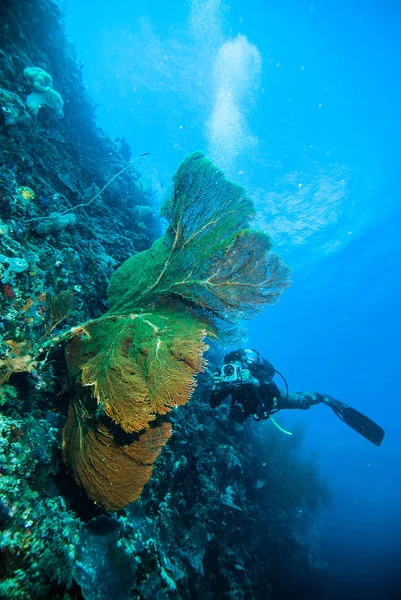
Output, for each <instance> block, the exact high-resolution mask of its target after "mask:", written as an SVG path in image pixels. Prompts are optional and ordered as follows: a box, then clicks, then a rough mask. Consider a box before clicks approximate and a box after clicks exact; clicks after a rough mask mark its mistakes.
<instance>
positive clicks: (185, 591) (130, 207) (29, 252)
mask: <svg viewBox="0 0 401 600" xmlns="http://www.w3.org/2000/svg"><path fill="white" fill-rule="evenodd" d="M0 22H1V24H2V27H1V32H0V361H3V363H5V362H6V361H7V360H12V361H13V371H14V373H13V374H12V375H11V377H10V379H9V380H8V381H7V382H6V383H5V385H3V386H2V387H1V388H0V408H1V415H0V526H1V538H0V545H1V554H0V578H1V581H0V597H1V598H32V599H36V598H41V599H47V598H48V599H50V598H51V599H57V598H65V599H67V598H74V599H79V598H85V599H87V600H91V599H95V598H96V599H100V600H103V599H104V600H108V599H109V598H110V599H111V598H119V599H125V598H127V599H128V598H132V599H133V598H137V599H148V598H149V599H150V598H152V599H154V598H158V599H160V600H162V599H167V598H174V599H187V598H204V599H209V598H221V599H223V598H238V599H240V598H247V599H249V598H255V599H259V598H260V599H262V598H263V599H269V598H272V599H277V600H279V599H281V598H286V599H291V598H294V599H295V598H297V599H302V598H305V599H306V598H308V599H313V598H316V599H317V598H321V597H322V594H323V592H322V576H323V573H324V565H323V563H322V562H321V553H320V545H319V543H320V542H319V533H318V530H317V529H316V527H314V526H313V520H312V517H311V515H312V514H313V511H314V509H315V508H316V507H317V506H318V505H320V504H321V503H322V502H324V501H325V500H326V499H327V496H328V494H327V490H326V488H325V486H324V484H323V483H322V482H321V480H320V477H319V474H318V473H317V471H316V468H315V467H314V465H313V463H310V462H308V461H302V460H300V459H299V458H298V457H297V443H300V442H301V437H302V436H301V434H298V435H294V436H293V438H292V439H291V441H290V442H289V440H288V438H285V439H284V438H282V437H279V434H278V433H276V432H275V431H274V430H273V429H271V428H270V424H269V423H265V424H263V425H260V424H258V425H256V424H251V423H246V424H245V426H239V425H237V426H235V424H233V423H232V422H229V421H228V420H227V407H225V406H221V407H220V408H219V409H218V410H216V411H212V410H211V409H210V407H209V404H208V400H207V398H208V394H209V392H210V379H209V378H208V377H207V376H206V375H202V376H200V380H199V385H198V388H197V390H196V394H195V397H194V398H193V400H192V401H191V402H190V403H189V404H188V405H187V406H185V407H180V408H179V409H177V410H176V411H174V413H173V415H174V416H173V425H174V430H175V434H174V437H173V438H172V440H171V441H170V443H169V444H168V445H167V446H166V447H165V448H164V450H163V452H162V453H161V455H160V456H159V458H158V459H157V461H156V464H155V468H154V473H153V477H152V479H151V481H150V482H149V484H148V485H147V486H146V487H145V490H144V493H143V494H142V496H141V498H140V500H139V501H138V502H137V503H135V504H132V505H130V506H128V507H127V508H126V509H124V510H122V511H119V512H117V513H110V512H105V511H102V510H101V509H100V508H99V507H98V506H97V505H96V504H95V503H93V502H92V501H91V500H89V499H88V498H87V496H86V494H85V493H84V492H83V491H82V490H81V489H80V488H79V487H78V486H77V485H76V484H75V483H74V481H73V479H72V477H71V475H70V474H69V473H68V472H67V470H66V467H65V465H64V463H63V460H62V452H61V431H62V428H63V426H64V425H65V422H66V419H67V410H68V403H69V399H70V396H71V391H70V390H69V389H68V377H67V374H66V368H65V360H64V354H63V351H62V349H61V348H60V349H56V350H54V351H53V352H52V354H51V357H50V359H48V360H47V362H46V366H45V368H43V369H40V370H38V371H37V372H36V371H35V368H34V366H33V367H32V372H31V373H30V374H29V375H28V374H27V373H24V372H23V371H25V370H26V369H25V366H26V365H23V364H22V363H21V364H20V362H21V361H23V360H24V357H26V355H27V353H29V348H30V347H32V346H33V345H34V344H37V343H38V342H39V341H40V339H41V337H42V336H44V335H45V334H46V332H49V331H53V332H57V329H58V328H59V327H60V326H61V325H64V324H65V325H68V324H70V325H73V324H76V323H79V322H82V321H85V320H86V319H88V318H91V317H97V316H98V315H99V314H101V313H102V312H104V310H105V309H106V308H107V306H106V288H107V285H108V283H109V281H110V278H111V275H112V274H113V272H114V271H115V269H116V267H117V266H119V265H120V264H121V263H122V262H123V261H124V260H126V259H127V258H128V257H130V256H132V255H134V254H135V253H136V252H138V251H142V250H145V249H147V248H148V247H149V246H150V245H151V243H152V241H153V240H154V239H155V237H156V236H157V234H158V226H159V225H158V219H157V217H156V214H155V212H154V209H153V202H152V196H151V192H150V191H149V189H148V186H147V185H146V184H145V183H144V181H143V179H142V178H141V177H140V175H139V173H138V172H137V171H135V167H133V168H129V169H128V170H126V171H125V172H124V173H122V174H121V175H120V176H119V177H118V179H116V180H115V181H113V182H112V183H111V184H110V186H108V187H107V188H106V189H105V191H104V192H103V193H102V194H101V195H100V196H99V197H98V198H96V199H95V200H93V201H92V202H90V204H89V201H91V200H92V198H94V197H95V196H96V195H97V194H98V193H99V192H100V191H101V190H102V189H103V187H104V186H105V184H106V183H107V182H108V181H109V180H110V179H111V178H112V177H114V175H116V173H118V172H119V171H120V170H121V169H123V168H124V167H125V166H127V164H128V162H129V161H130V159H131V157H130V149H129V147H128V146H127V144H126V143H125V141H124V140H123V139H118V140H114V141H113V140H111V139H110V138H109V137H108V136H107V135H106V134H105V133H104V132H102V131H101V130H100V129H98V128H97V126H96V122H95V116H94V107H93V105H92V103H91V101H90V99H89V98H88V96H87V93H86V91H85V87H84V85H83V83H82V75H81V68H80V65H79V62H78V60H77V57H76V56H75V54H74V49H73V46H72V45H71V43H70V42H69V41H68V40H67V39H66V36H65V33H64V29H63V22H62V14H61V13H60V10H59V8H58V5H57V4H56V3H55V2H53V1H51V0H35V1H33V0H31V1H30V0H13V1H11V0H8V1H7V0H5V1H3V2H2V3H1V6H0ZM141 150H142V149H141ZM145 150H147V149H146V148H144V149H143V151H145ZM80 204H86V206H84V207H77V206H78V205H80ZM74 207H77V208H76V209H74ZM71 209H72V210H71ZM209 358H210V359H211V361H212V363H213V354H212V353H211V354H210V356H209ZM19 361H20V362H19ZM1 364H2V363H1V362H0V365H1ZM19 365H20V368H18V366H19ZM19 371H20V372H19Z"/></svg>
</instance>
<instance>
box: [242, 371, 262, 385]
mask: <svg viewBox="0 0 401 600" xmlns="http://www.w3.org/2000/svg"><path fill="white" fill-rule="evenodd" d="M241 383H242V384H244V383H245V384H249V385H254V386H255V387H259V385H260V383H259V381H258V379H256V377H252V375H251V372H250V371H249V369H241Z"/></svg>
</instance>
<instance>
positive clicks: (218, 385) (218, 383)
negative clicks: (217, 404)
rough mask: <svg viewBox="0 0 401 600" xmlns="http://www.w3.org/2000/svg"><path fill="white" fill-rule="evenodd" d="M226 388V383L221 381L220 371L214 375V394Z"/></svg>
mask: <svg viewBox="0 0 401 600" xmlns="http://www.w3.org/2000/svg"><path fill="white" fill-rule="evenodd" d="M223 387H224V383H223V382H222V381H221V374H220V372H219V371H215V372H214V373H213V387H212V390H213V391H214V392H219V391H220V390H222V389H223Z"/></svg>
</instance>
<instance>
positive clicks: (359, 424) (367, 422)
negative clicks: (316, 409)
mask: <svg viewBox="0 0 401 600" xmlns="http://www.w3.org/2000/svg"><path fill="white" fill-rule="evenodd" d="M323 395H324V397H325V400H324V402H325V404H327V406H330V408H331V409H332V410H334V412H335V413H336V415H337V417H339V418H340V419H341V420H342V421H344V423H346V424H347V425H348V426H349V427H352V429H354V430H355V431H357V432H358V433H359V434H360V435H363V437H364V438H366V439H367V440H369V441H370V442H372V444H375V445H376V446H380V444H381V443H382V441H383V438H384V434H385V432H384V429H382V428H381V427H380V426H379V425H377V423H375V422H374V421H372V420H371V419H369V418H368V417H365V415H363V414H362V413H360V412H359V411H357V410H355V408H351V406H348V405H347V404H344V402H340V401H339V400H336V399H335V398H333V397H332V396H329V395H328V394H323Z"/></svg>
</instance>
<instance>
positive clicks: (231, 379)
mask: <svg viewBox="0 0 401 600" xmlns="http://www.w3.org/2000/svg"><path fill="white" fill-rule="evenodd" d="M241 379H242V377H241V365H240V364H239V363H234V364H233V363H230V364H228V365H223V367H222V369H221V381H222V382H223V383H240V382H241Z"/></svg>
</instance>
